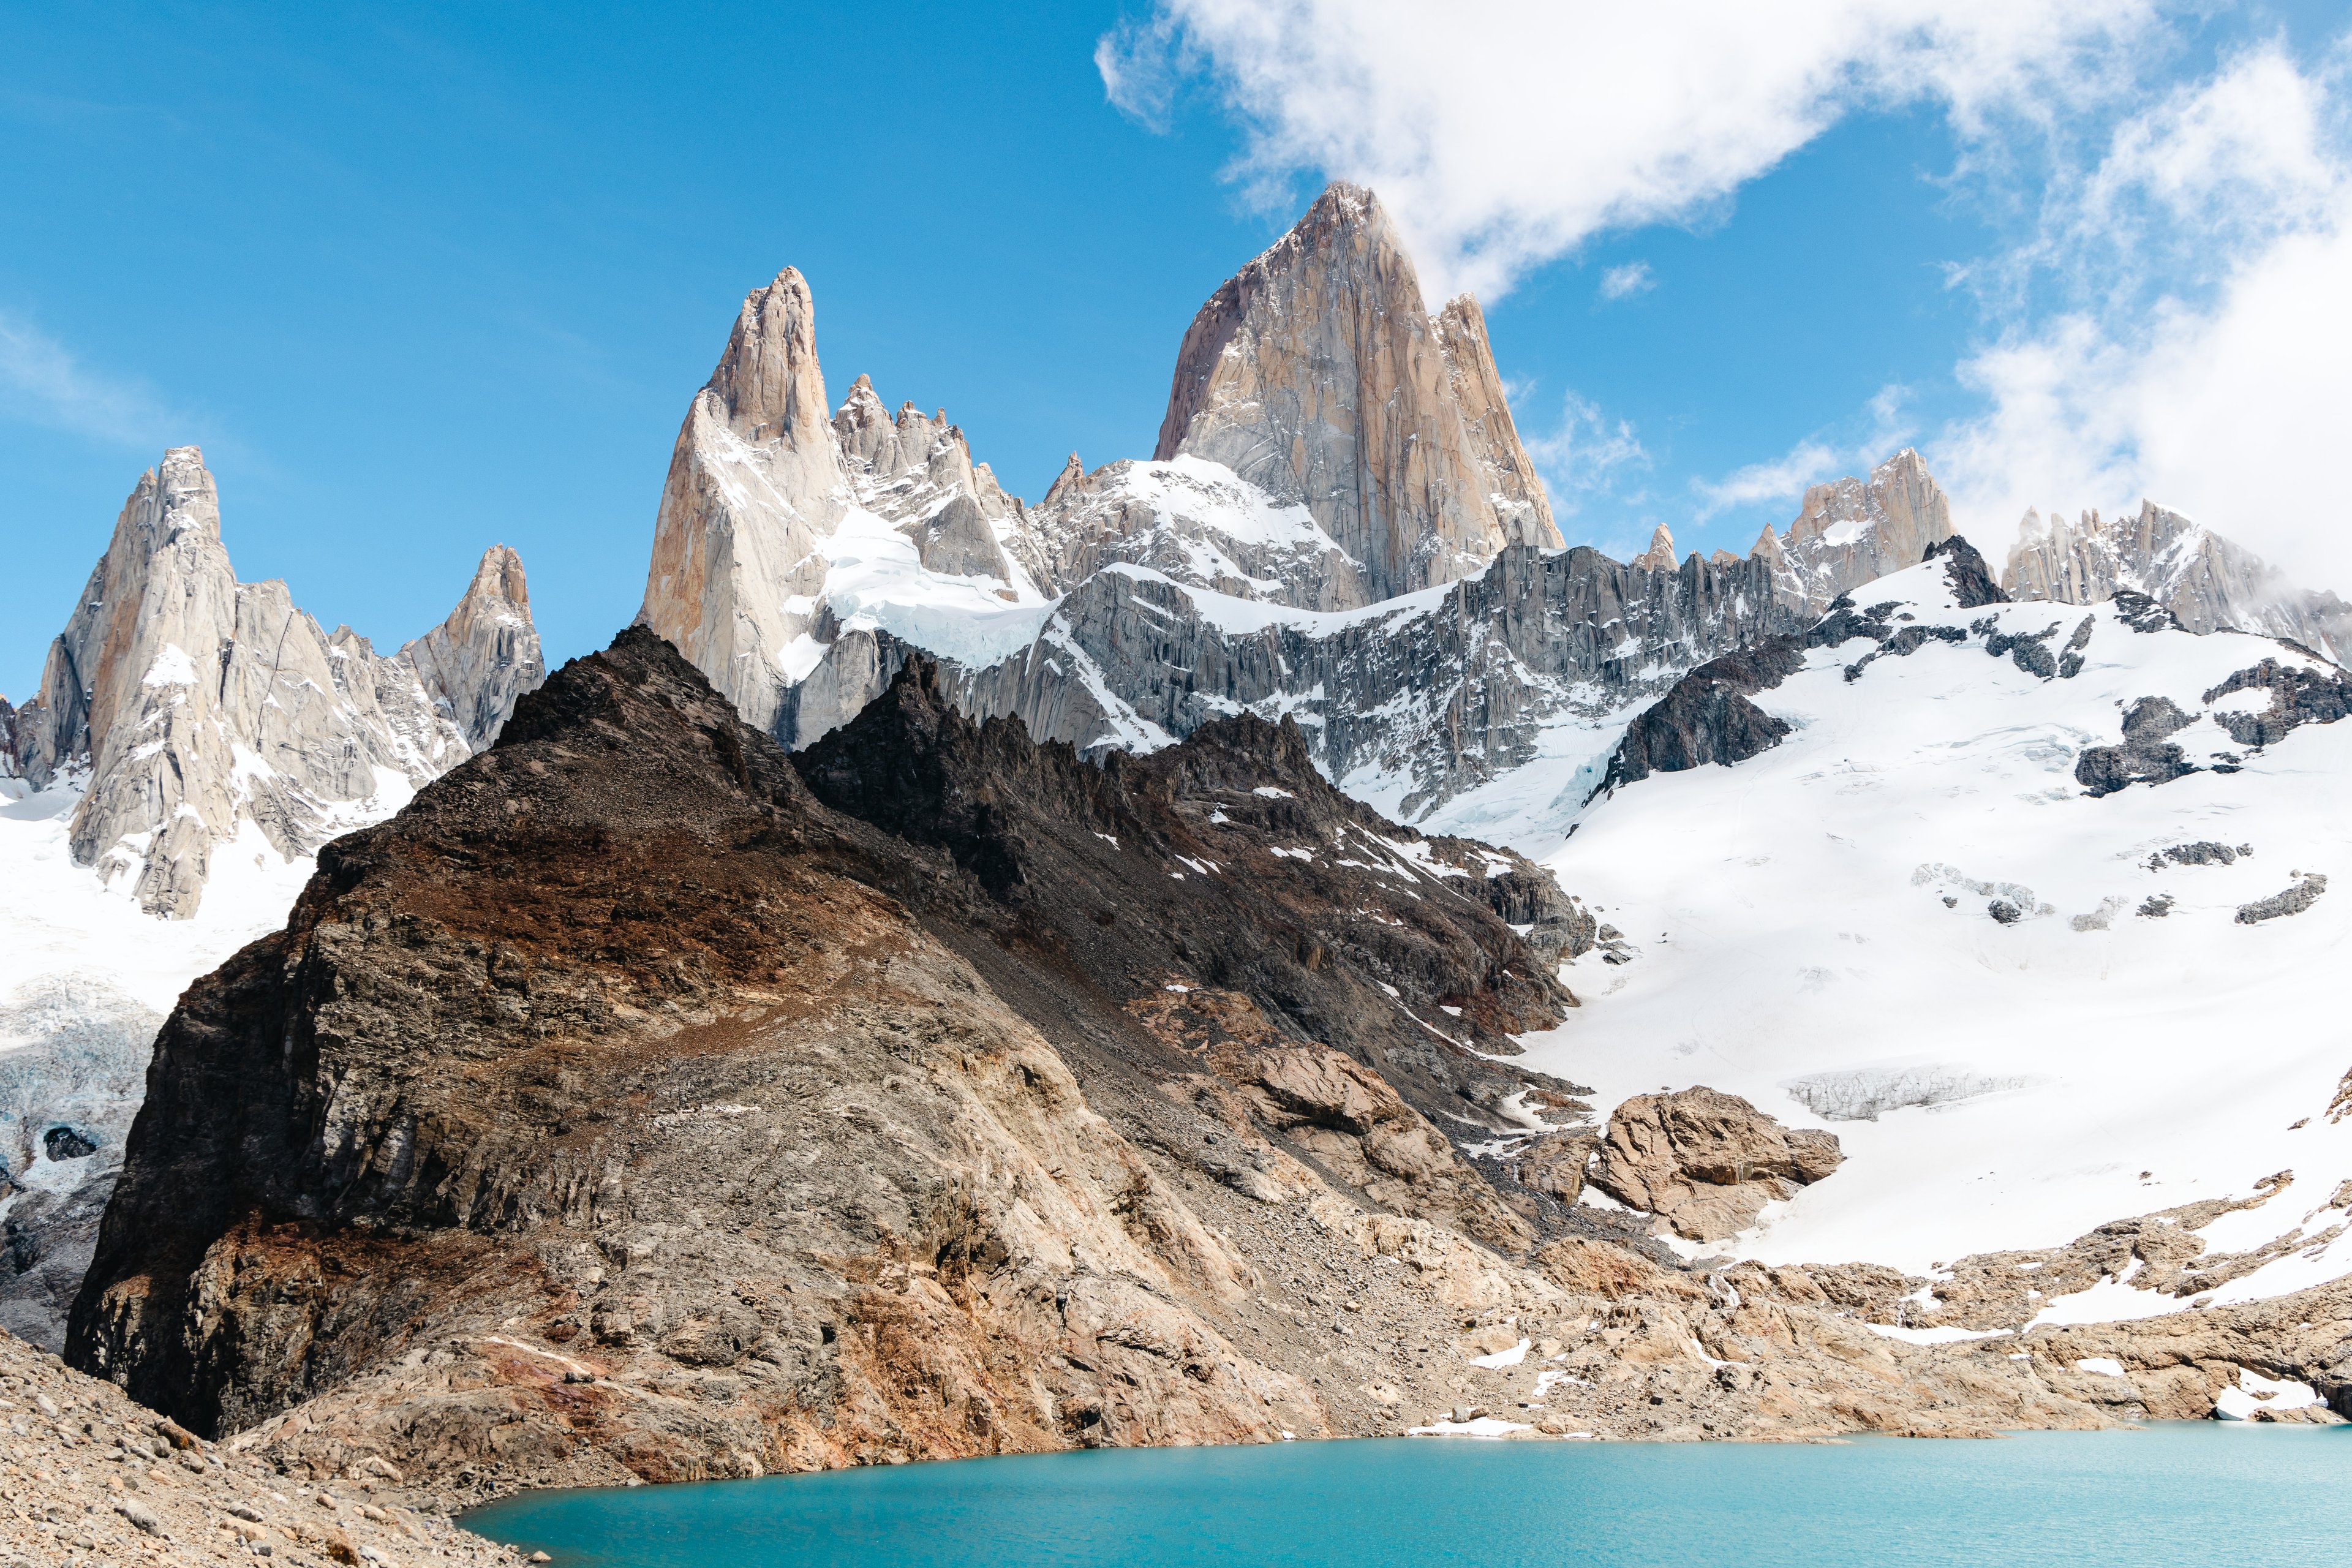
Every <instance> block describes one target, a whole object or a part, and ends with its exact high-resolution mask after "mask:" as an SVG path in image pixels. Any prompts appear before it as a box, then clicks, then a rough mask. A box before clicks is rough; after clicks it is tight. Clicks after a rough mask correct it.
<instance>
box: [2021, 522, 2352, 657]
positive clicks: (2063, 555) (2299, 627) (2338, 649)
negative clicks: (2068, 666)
mask: <svg viewBox="0 0 2352 1568" xmlns="http://www.w3.org/2000/svg"><path fill="white" fill-rule="evenodd" d="M2000 580H2001V586H2002V587H2004V588H2006V589H2007V590H2008V591H2009V593H2010V595H2011V597H2012V598H2018V599H2052V600H2055V601H2057V602H2058V603H2060V604H2066V605H2095V604H2101V603H2104V602H2105V601H2106V600H2108V599H2112V598H2114V597H2116V595H2118V594H2120V593H2123V592H2126V591H2130V592H2137V593H2139V594H2144V595H2147V597H2148V598H2150V599H2153V600H2154V601H2155V602H2156V603H2157V604H2158V605H2162V606H2163V607H2164V608H2165V609H2167V610H2168V611H2170V612H2171V614H2172V616H2173V617H2174V618H2175V619H2176V620H2178V621H2179V623H2180V625H2182V626H2186V627H2187V628H2188V629H2189V630H2190V631H2192V632H2215V631H2241V632H2254V633H2258V634H2260V635H2261V636H2263V637H2281V638H2284V639H2285V640H2287V641H2290V642H2294V643H2299V644H2301V645H2302V646H2303V647H2307V648H2310V649H2311V650H2312V651H2314V652H2315V653H2318V654H2320V655H2322V656H2324V657H2326V658H2329V659H2332V660H2334V661H2335V662H2336V663H2337V664H2342V663H2344V662H2346V660H2347V658H2352V605H2346V604H2345V603H2344V601H2343V600H2341V599H2339V598H2337V597H2336V595H2333V594H2324V593H2311V592H2309V591H2306V590H2305V589H2301V588H2298V587H2295V586H2294V584H2290V583H2288V582H2286V581H2285V580H2284V578H2283V577H2282V576H2281V575H2280V574H2279V573H2278V572H2277V570H2276V569H2275V568H2273V567H2272V566H2271V565H2270V563H2267V562H2265V561H2263V559H2262V558H2261V557H2260V556H2258V555H2255V554H2254V553H2253V552H2251V551H2249V550H2246V549H2244V548H2242V546H2240V545H2237V544H2234V543H2232V542H2230V541H2229V540H2227V539H2224V538H2223V537H2222V536H2221V535H2220V534H2218V533H2215V532H2214V531H2211V530H2210V529H2207V528H2200V526H2198V525H2197V524H2196V523H2194V522H2191V521H2189V519H2187V518H2185V517H2183V516H2181V515H2180V514H2179V512H2177V511H2170V510H2166V509H2165V508H2163V507H2160V506H2158V505H2157V504H2156V503H2155V502H2153V501H2142V502H2141V503H2140V508H2139V512H2138V514H2137V516H2134V517H2117V518H2103V517H2101V516H2100V515H2099V514H2098V513H2097V512H2096V511H2086V512H2084V513H2082V514H2081V516H2080V517H2079V518H2078V519H2077V520H2076V521H2074V522H2071V523H2070V522H2068V521H2066V520H2065V519H2064V518H2063V516H2061V515H2060V514H2058V513H2056V512H2053V513H2052V514H2051V515H2050V516H2049V517H2047V518H2044V517H2043V516H2042V514H2041V513H2040V512H2039V511H2038V510H2035V511H2028V512H2027V513H2026V514H2025V520H2024V521H2023V522H2021V524H2020V525H2019V527H2018V539H2017V542H2016V544H2015V545H2013V546H2011V549H2010V552H2009V563H2008V566H2007V568H2006V569H2005V570H2004V571H2003V572H2002V573H2001V579H2000Z"/></svg>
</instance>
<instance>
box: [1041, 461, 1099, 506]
mask: <svg viewBox="0 0 2352 1568" xmlns="http://www.w3.org/2000/svg"><path fill="white" fill-rule="evenodd" d="M1086 477H1087V466H1086V465H1085V464H1084V463H1081V462H1080V461H1078V455H1077V454H1076V452H1073V453H1071V454H1070V460H1069V461H1068V462H1066V463H1064V464H1063V465H1062V471H1061V472H1060V473H1058V474H1055V476H1054V482H1053V483H1052V484H1050V485H1047V486H1046V487H1045V500H1042V501H1039V502H1038V503H1037V504H1038V506H1039V507H1041V508H1043V507H1049V506H1054V505H1055V504H1057V503H1058V502H1060V501H1061V500H1063V499H1064V498H1065V497H1066V496H1067V495H1068V494H1069V492H1070V489H1071V487H1072V486H1075V485H1079V484H1083V483H1085V482H1086Z"/></svg>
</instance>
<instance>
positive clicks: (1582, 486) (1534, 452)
mask: <svg viewBox="0 0 2352 1568" xmlns="http://www.w3.org/2000/svg"><path fill="white" fill-rule="evenodd" d="M1533 390H1534V389H1533V388H1532V387H1528V388H1517V389H1513V394H1512V395H1513V396H1514V397H1518V396H1520V395H1522V394H1523V393H1526V392H1532V391H1533ZM1525 442H1526V446H1527V448H1528V457H1530V458H1534V459H1535V463H1536V468H1537V469H1538V471H1539V472H1540V473H1541V474H1542V475H1543V479H1544V489H1545V490H1546V491H1547V492H1548V493H1549V495H1550V497H1551V507H1552V511H1553V513H1554V515H1555V516H1559V517H1573V516H1575V515H1576V514H1577V513H1578V512H1580V511H1581V510H1583V509H1584V508H1585V507H1586V506H1587V505H1588V504H1590V503H1591V501H1592V500H1595V499H1597V498H1601V497H1608V498H1611V499H1616V500H1622V499H1625V498H1624V497H1622V495H1621V494H1620V490H1621V487H1622V485H1623V484H1624V483H1625V482H1626V481H1627V480H1628V479H1631V478H1632V477H1633V476H1634V475H1637V474H1642V473H1646V472H1647V471H1648V470H1649V468H1650V454H1649V452H1648V451H1647V450H1646V449H1644V448H1643V446H1642V442H1641V438H1640V437H1637V436H1636V435H1635V434H1634V433H1633V425H1632V423H1631V422H1630V421H1628V420H1624V419H1612V418H1610V417H1609V416H1607V415H1606V414H1604V413H1602V412H1601V407H1600V405H1598V404H1595V403H1592V402H1591V401H1590V400H1588V399H1586V398H1582V397H1579V396H1578V395H1576V394H1575V393H1573V392H1570V393H1568V394H1566V395H1563V396H1562V397H1561V399H1560V408H1559V420H1558V422H1557V423H1555V424H1554V425H1553V426H1551V428H1550V429H1549V430H1546V431H1543V432H1540V433H1538V434H1535V435H1530V436H1528V437H1525Z"/></svg>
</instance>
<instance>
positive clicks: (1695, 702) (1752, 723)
mask: <svg viewBox="0 0 2352 1568" xmlns="http://www.w3.org/2000/svg"><path fill="white" fill-rule="evenodd" d="M1804 662H1805V656H1804V647H1803V644H1802V642H1801V640H1800V639H1798V638H1796V637H1767V638H1765V639H1764V640H1763V641H1761V642H1758V643H1755V644H1753V645H1751V646H1749V647H1745V648H1742V649H1740V650H1739V651H1738V652H1737V653H1727V654H1725V655H1723V656H1722V657H1721V658H1711V659H1709V660H1707V662H1706V663H1705V664H1703V665H1700V666H1699V667H1698V668H1696V669H1694V670H1692V671H1691V672H1690V673H1689V674H1688V675H1685V676H1684V677H1683V678H1682V679H1680V680H1677V681H1675V683H1674V685H1673V686H1672V687H1670V688H1668V689H1667V691H1666V694H1665V696H1664V697H1663V698H1661V699H1660V700H1658V701H1656V702H1654V703H1653V704H1652V705H1651V706H1649V707H1648V708H1645V709H1643V710H1642V712H1641V713H1640V714H1639V715H1638V716H1637V717H1636V718H1635V719H1634V721H1633V723H1631V724H1629V725H1627V726H1626V728H1625V736H1624V739H1623V740H1622V741H1620V742H1618V743H1617V750H1616V752H1615V753H1614V754H1613V755H1612V756H1611V758H1610V760H1609V773H1608V775H1607V777H1605V778H1604V779H1603V780H1602V781H1601V784H1600V785H1599V786H1598V788H1599V789H1601V790H1612V789H1615V788H1617V787H1618V786H1619V785H1621V784H1632V783H1633V782H1634V781H1636V780H1638V779H1645V778H1647V777H1649V776H1650V775H1651V774H1652V773H1677V772H1680V771H1681V770H1682V769H1685V768H1696V767H1700V766H1703V765H1704V764H1706V763H1723V764H1725V765H1727V766H1728V765H1729V764H1731V763H1742V762H1746V761H1747V760H1748V758H1750V757H1753V756H1756V755H1758V754H1759V753H1760V752H1765V751H1767V750H1769V749H1770V748H1771V747H1773V746H1776V745H1778V744H1780V741H1781V739H1782V737H1784V736H1786V735H1787V734H1788V733H1789V726H1788V725H1787V724H1786V723H1785V722H1783V721H1780V720H1779V719H1775V718H1774V717H1772V715H1770V714H1769V713H1767V712H1765V711H1764V710H1762V709H1761V708H1759V707H1757V706H1756V704H1755V703H1754V702H1751V701H1750V700H1748V699H1749V698H1751V697H1753V696H1754V695H1755V694H1756V693H1757V692H1759V691H1765V690H1769V689H1771V688H1772V687H1775V686H1778V685H1780V682H1781V681H1783V680H1785V679H1788V678H1789V677H1790V676H1791V675H1793V674H1795V673H1796V672H1797V670H1798V669H1800V668H1802V667H1803V665H1804Z"/></svg>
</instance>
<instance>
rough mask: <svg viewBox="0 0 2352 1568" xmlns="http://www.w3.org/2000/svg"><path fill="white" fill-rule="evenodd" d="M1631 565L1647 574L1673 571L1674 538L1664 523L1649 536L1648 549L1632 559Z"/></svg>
mask: <svg viewBox="0 0 2352 1568" xmlns="http://www.w3.org/2000/svg"><path fill="white" fill-rule="evenodd" d="M1631 564H1633V565H1635V566H1639V567H1641V568H1643V570H1644V571H1649V572H1671V571H1673V570H1674V569H1675V536H1674V534H1673V532H1672V531H1669V530H1668V529H1667V527H1666V525H1665V524H1664V523H1663V522H1662V523H1660V524H1658V528H1657V531H1656V532H1654V533H1653V534H1651V535H1650V548H1649V549H1647V550H1644V551H1643V552H1642V553H1641V554H1639V555H1636V556H1635V557H1633V561H1632V563H1631Z"/></svg>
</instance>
